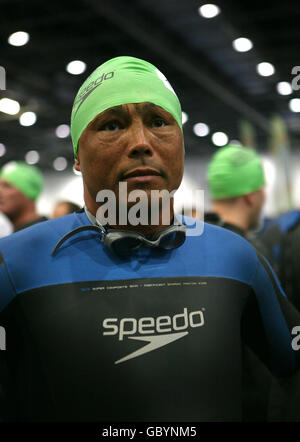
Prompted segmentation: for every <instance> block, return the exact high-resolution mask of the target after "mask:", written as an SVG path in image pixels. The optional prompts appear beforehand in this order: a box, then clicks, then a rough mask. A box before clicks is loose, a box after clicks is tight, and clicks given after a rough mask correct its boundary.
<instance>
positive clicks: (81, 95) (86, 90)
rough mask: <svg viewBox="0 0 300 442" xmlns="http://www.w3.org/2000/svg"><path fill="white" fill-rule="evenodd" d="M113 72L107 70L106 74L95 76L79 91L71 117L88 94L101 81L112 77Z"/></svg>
mask: <svg viewBox="0 0 300 442" xmlns="http://www.w3.org/2000/svg"><path fill="white" fill-rule="evenodd" d="M113 76H114V72H108V73H107V74H105V73H103V74H102V75H101V76H100V77H98V78H96V79H95V80H93V81H91V82H90V83H89V84H88V85H87V86H86V87H85V88H84V89H82V91H80V93H79V94H78V95H77V97H76V100H75V102H74V105H73V112H74V110H75V107H76V106H77V105H78V107H77V109H76V111H75V113H74V116H73V118H74V117H75V115H76V114H77V112H78V109H79V108H80V106H81V105H82V103H84V101H85V100H86V99H87V98H88V97H89V95H90V94H91V93H92V92H93V91H94V90H95V89H96V88H97V87H98V86H100V85H101V84H102V83H103V81H105V80H110V79H111V78H113Z"/></svg>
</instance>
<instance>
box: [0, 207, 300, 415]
mask: <svg viewBox="0 0 300 442" xmlns="http://www.w3.org/2000/svg"><path fill="white" fill-rule="evenodd" d="M199 222H200V221H199ZM86 224H90V221H89V220H88V218H87V216H86V214H85V213H84V212H83V213H74V214H71V215H67V216H65V217H62V218H57V219H54V220H50V221H45V222H43V223H40V224H37V225H35V226H32V227H30V228H28V229H26V230H24V231H21V232H17V233H15V234H14V235H12V236H10V237H7V238H3V239H2V240H0V252H1V263H0V287H1V295H0V311H1V314H0V325H1V326H3V327H4V328H5V330H6V350H5V351H0V358H1V365H0V369H1V374H0V376H1V383H2V388H3V392H4V407H3V410H2V415H3V419H4V420H29V421H39V420H41V421H101V420H102V421H147V420H148V421H154V420H162V421H168V420H169V421H184V420H186V421H201V420H205V421H210V420H214V421H216V420H220V421H222V420H225V421H228V420H240V419H241V382H242V380H241V377H242V358H241V354H242V344H243V343H246V344H248V345H249V346H250V347H251V348H252V349H253V350H254V351H255V353H256V354H257V355H258V356H259V357H260V358H261V359H262V360H263V361H264V362H265V363H266V364H267V366H268V367H269V368H270V370H271V371H272V372H273V373H274V374H276V375H278V376H288V375H290V374H291V373H293V372H294V371H295V369H296V367H297V366H299V360H298V358H299V356H298V353H297V352H295V351H294V350H293V349H292V347H291V334H290V331H291V329H292V328H293V327H294V326H295V325H298V324H300V317H299V314H298V312H297V311H296V310H294V308H293V306H292V305H290V304H289V302H288V301H287V299H286V297H285V295H284V294H283V293H282V291H281V290H280V287H279V286H278V283H277V282H276V279H275V277H274V275H273V273H272V270H271V269H270V268H269V266H268V265H267V263H266V262H265V260H264V258H262V257H259V256H258V255H257V253H256V251H255V250H254V248H253V247H252V246H251V245H250V244H249V243H248V242H247V241H245V240H244V239H243V238H241V237H240V236H238V235H236V234H234V233H232V232H229V231H227V230H225V229H221V228H219V227H216V226H212V225H209V224H205V226H204V233H203V234H202V235H200V236H196V237H193V236H187V238H186V241H185V243H184V244H183V245H182V246H181V247H179V248H178V249H173V250H169V251H166V250H162V249H150V248H143V249H139V250H138V251H136V252H135V253H132V254H131V255H130V256H128V257H127V258H126V257H123V258H119V257H117V256H116V255H114V254H113V253H112V252H111V251H110V250H109V249H107V248H104V247H103V244H102V243H101V241H100V235H99V233H97V232H93V231H92V232H91V231H83V232H80V233H78V235H76V236H73V237H71V238H70V239H69V240H68V241H66V242H65V243H64V244H63V245H62V246H61V247H60V248H59V250H58V251H57V252H56V254H55V255H54V256H52V255H51V252H52V250H53V248H54V246H55V244H56V243H57V242H58V241H59V240H60V239H61V237H62V236H63V235H65V234H66V233H67V232H69V231H70V230H72V229H74V228H76V227H79V226H82V225H86Z"/></svg>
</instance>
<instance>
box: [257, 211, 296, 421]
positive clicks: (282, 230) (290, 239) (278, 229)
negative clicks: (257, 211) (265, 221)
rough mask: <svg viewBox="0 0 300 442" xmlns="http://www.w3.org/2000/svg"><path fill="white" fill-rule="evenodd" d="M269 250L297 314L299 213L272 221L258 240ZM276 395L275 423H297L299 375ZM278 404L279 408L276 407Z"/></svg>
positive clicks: (291, 213) (287, 214)
mask: <svg viewBox="0 0 300 442" xmlns="http://www.w3.org/2000/svg"><path fill="white" fill-rule="evenodd" d="M261 241H262V242H263V243H264V245H265V247H266V248H268V250H269V256H270V262H271V263H272V265H273V268H274V269H275V270H276V272H277V275H278V277H279V279H280V282H281V284H282V286H283V288H284V290H285V292H286V295H287V297H288V299H289V300H290V301H291V302H292V303H293V304H294V306H295V307H296V308H297V309H298V311H300V273H299V262H300V210H292V211H290V212H287V213H285V214H283V215H281V216H280V217H278V218H276V219H274V220H272V222H270V223H269V226H268V228H267V229H266V230H265V231H264V233H263V234H262V236H261ZM280 387H281V388H280V389H278V388H277V390H275V393H277V396H279V394H280V396H281V400H280V401H277V408H276V409H275V413H273V415H274V416H275V418H276V419H277V420H281V421H282V420H285V421H298V422H299V421H300V407H299V404H300V373H299V372H298V373H296V374H295V375H294V376H293V378H291V379H289V380H288V381H287V382H283V381H282V382H281V384H280ZM278 403H279V405H278Z"/></svg>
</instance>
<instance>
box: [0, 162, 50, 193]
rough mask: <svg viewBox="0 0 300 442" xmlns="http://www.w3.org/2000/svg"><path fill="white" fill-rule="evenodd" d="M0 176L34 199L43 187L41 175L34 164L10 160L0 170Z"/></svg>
mask: <svg viewBox="0 0 300 442" xmlns="http://www.w3.org/2000/svg"><path fill="white" fill-rule="evenodd" d="M0 178H2V179H3V180H5V181H7V182H8V183H9V184H11V185H12V186H14V187H16V188H17V189H19V190H20V192H22V193H23V194H24V195H26V196H27V197H28V198H30V199H32V200H35V199H36V198H37V197H38V196H39V194H40V193H41V191H42V188H43V175H42V174H41V172H40V171H39V170H38V169H37V168H36V167H35V166H29V165H28V164H26V163H24V162H22V161H10V162H9V163H6V164H5V165H4V166H3V167H2V169H1V170H0Z"/></svg>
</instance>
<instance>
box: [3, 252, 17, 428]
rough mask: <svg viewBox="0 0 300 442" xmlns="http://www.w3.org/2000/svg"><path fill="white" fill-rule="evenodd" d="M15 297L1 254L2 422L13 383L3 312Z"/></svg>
mask: <svg viewBox="0 0 300 442" xmlns="http://www.w3.org/2000/svg"><path fill="white" fill-rule="evenodd" d="M14 297H15V289H14V287H13V283H12V281H11V279H10V277H9V274H8V271H7V268H6V265H5V262H4V259H3V257H2V255H1V253H0V332H1V334H0V422H1V421H3V420H5V414H6V413H5V408H6V405H7V398H6V399H5V392H6V390H7V388H8V384H9V383H10V382H11V381H10V375H9V370H8V366H7V363H6V351H7V345H6V342H7V339H6V338H7V336H6V327H5V325H6V322H7V318H6V317H5V316H4V314H3V312H2V310H3V309H4V307H5V306H6V305H7V304H8V303H9V302H10V301H11V300H12V299H13V298H14Z"/></svg>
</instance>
